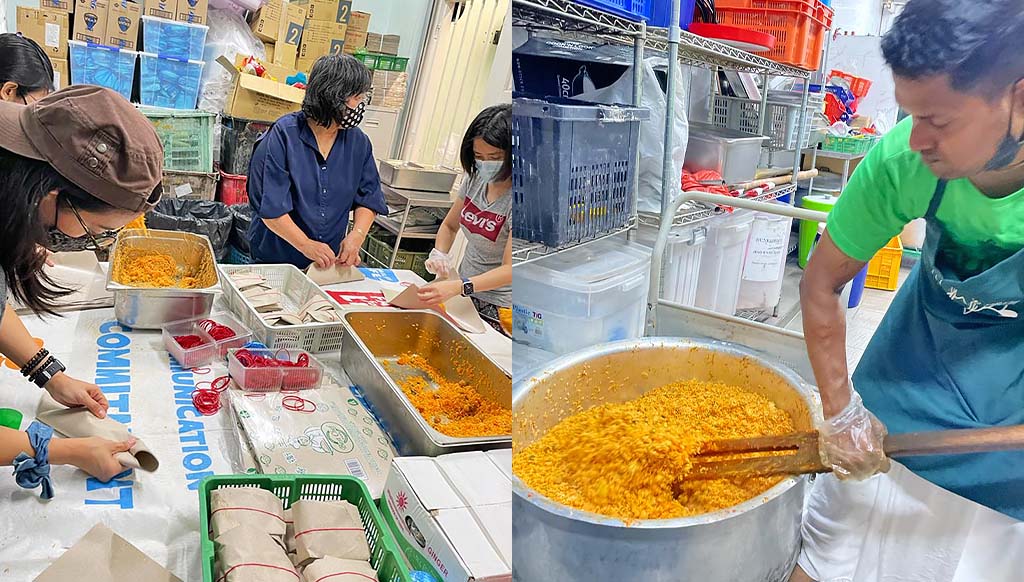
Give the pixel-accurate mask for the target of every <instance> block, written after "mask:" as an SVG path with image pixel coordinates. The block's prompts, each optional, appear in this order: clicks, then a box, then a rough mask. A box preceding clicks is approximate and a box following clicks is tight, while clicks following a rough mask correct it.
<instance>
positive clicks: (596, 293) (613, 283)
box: [512, 238, 651, 354]
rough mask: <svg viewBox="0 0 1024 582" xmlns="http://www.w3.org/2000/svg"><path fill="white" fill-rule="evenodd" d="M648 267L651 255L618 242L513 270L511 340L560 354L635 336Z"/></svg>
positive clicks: (639, 325) (644, 302) (583, 248)
mask: <svg viewBox="0 0 1024 582" xmlns="http://www.w3.org/2000/svg"><path fill="white" fill-rule="evenodd" d="M650 268H651V253H650V250H648V249H647V248H645V247H643V246H641V245H638V244H634V243H629V242H626V241H623V240H621V239H617V238H616V239H606V240H601V241H597V242H594V243H591V244H588V245H584V246H581V247H579V248H576V249H572V250H569V251H566V252H563V253H560V254H557V255H553V256H551V257H548V258H546V259H541V260H539V261H537V262H534V263H527V264H525V265H518V266H516V268H515V275H514V278H515V285H513V287H512V303H513V314H512V318H513V323H512V328H513V331H512V337H513V339H515V340H516V341H519V342H522V343H525V344H528V345H530V346H532V347H535V348H539V349H542V350H546V351H549V352H553V353H556V354H564V353H567V352H571V351H574V350H578V349H581V348H585V347H587V346H592V345H597V344H601V343H607V342H612V341H616V340H621V339H629V338H636V337H640V335H641V334H642V333H643V323H644V312H645V311H646V306H647V291H648V287H649V282H648V281H649V277H650V272H649V271H650Z"/></svg>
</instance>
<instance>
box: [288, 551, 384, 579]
mask: <svg viewBox="0 0 1024 582" xmlns="http://www.w3.org/2000/svg"><path fill="white" fill-rule="evenodd" d="M302 577H303V579H304V580H305V582H320V581H321V580H328V579H329V580H330V581H331V582H377V571H376V570H374V569H373V566H370V564H369V562H363V561H361V560H342V559H340V558H332V557H330V556H328V557H326V558H321V559H319V560H317V561H315V562H313V563H312V564H310V565H308V566H306V569H305V570H303V572H302Z"/></svg>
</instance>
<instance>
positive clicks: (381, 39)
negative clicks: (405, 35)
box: [366, 32, 402, 57]
mask: <svg viewBox="0 0 1024 582" xmlns="http://www.w3.org/2000/svg"><path fill="white" fill-rule="evenodd" d="M401 43H402V37H401V36H399V35H397V34H380V33H377V32H368V33H366V50H367V51H368V52H371V53H377V54H381V55H391V56H394V57H397V56H398V47H399V45H400V44H401Z"/></svg>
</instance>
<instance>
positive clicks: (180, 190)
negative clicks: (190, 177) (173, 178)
mask: <svg viewBox="0 0 1024 582" xmlns="http://www.w3.org/2000/svg"><path fill="white" fill-rule="evenodd" d="M191 194H192V185H191V184H182V185H180V186H175V187H174V196H175V197H177V198H181V197H183V196H189V195H191Z"/></svg>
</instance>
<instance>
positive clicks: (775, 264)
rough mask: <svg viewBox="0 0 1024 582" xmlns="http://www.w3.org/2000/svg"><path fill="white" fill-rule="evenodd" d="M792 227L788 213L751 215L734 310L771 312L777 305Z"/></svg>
mask: <svg viewBox="0 0 1024 582" xmlns="http://www.w3.org/2000/svg"><path fill="white" fill-rule="evenodd" d="M776 204H782V203H780V202H776ZM792 230H793V219H792V218H790V217H788V216H779V215H778V214H769V213H767V212H758V213H756V214H755V215H754V223H753V224H752V225H751V227H750V240H749V242H748V244H747V252H746V255H745V257H744V259H743V278H742V280H741V281H740V292H739V297H738V299H737V302H736V308H737V309H760V310H768V311H771V310H774V309H775V308H776V307H777V306H778V305H779V300H780V299H781V298H782V277H783V275H784V274H785V271H786V256H787V255H788V254H789V235H790V233H791V232H792Z"/></svg>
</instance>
